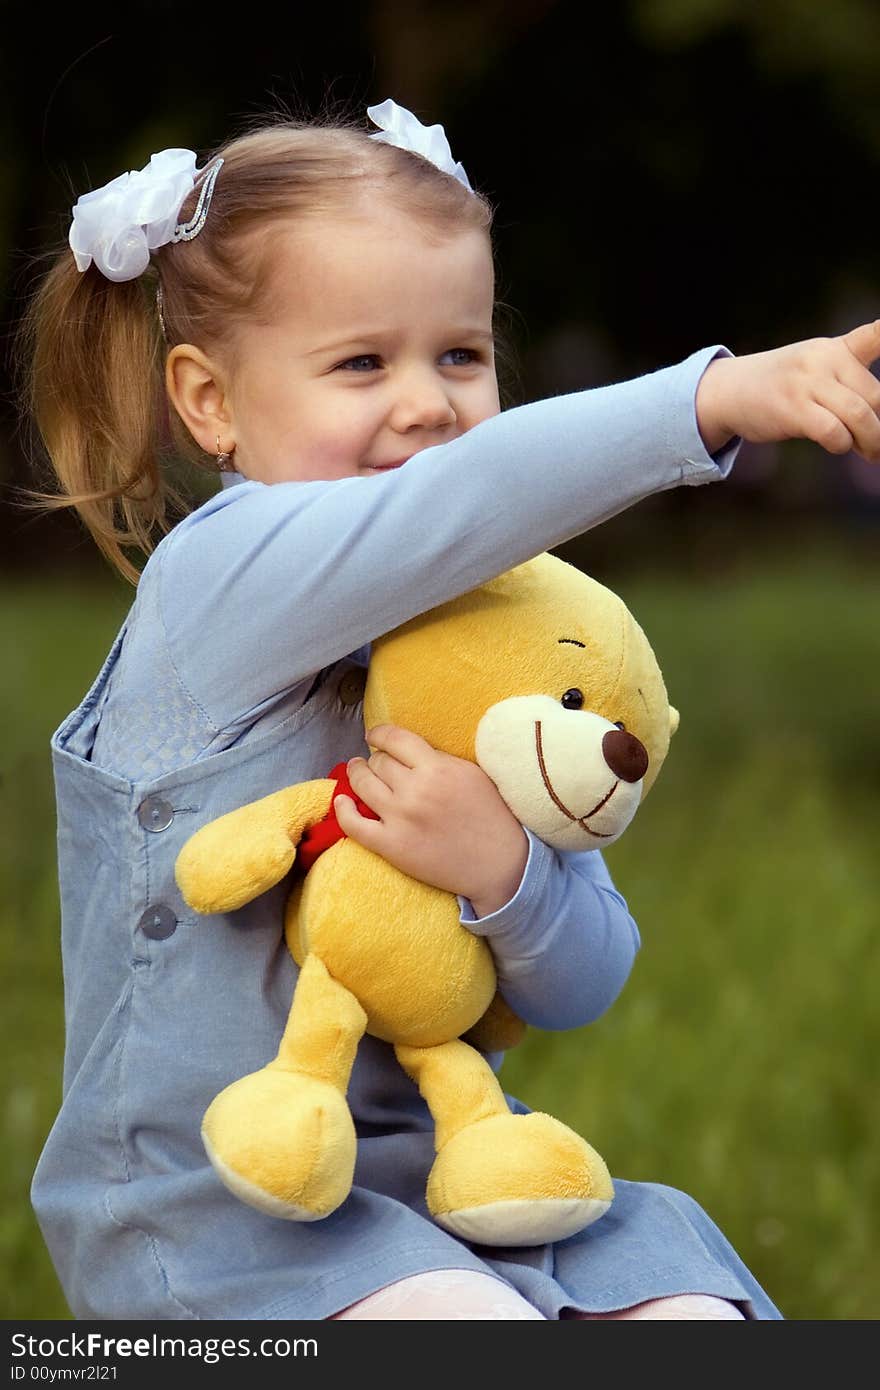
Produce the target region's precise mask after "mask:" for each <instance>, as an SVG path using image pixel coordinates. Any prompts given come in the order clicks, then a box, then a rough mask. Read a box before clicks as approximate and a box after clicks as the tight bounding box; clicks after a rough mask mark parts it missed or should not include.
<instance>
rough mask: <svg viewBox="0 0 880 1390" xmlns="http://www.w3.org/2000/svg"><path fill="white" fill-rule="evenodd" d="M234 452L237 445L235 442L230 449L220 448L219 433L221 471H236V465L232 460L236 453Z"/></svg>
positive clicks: (218, 447)
mask: <svg viewBox="0 0 880 1390" xmlns="http://www.w3.org/2000/svg"><path fill="white" fill-rule="evenodd" d="M234 452H235V445H234V444H233V446H232V448H231V449H229V450H228V451H227V450H224V449H221V448H220V436H219V434H218V436H217V468H218V469H219V471H220V472H221V473H234V472H235V466H234V464H233V463H232V462H231V459H232V455H233V454H234Z"/></svg>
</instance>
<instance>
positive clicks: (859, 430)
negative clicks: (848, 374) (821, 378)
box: [819, 381, 880, 463]
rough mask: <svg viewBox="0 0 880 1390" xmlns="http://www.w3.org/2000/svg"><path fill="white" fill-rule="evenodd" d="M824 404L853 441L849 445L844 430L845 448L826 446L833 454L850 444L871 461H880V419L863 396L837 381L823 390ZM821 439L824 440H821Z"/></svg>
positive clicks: (842, 441) (844, 449) (841, 439)
mask: <svg viewBox="0 0 880 1390" xmlns="http://www.w3.org/2000/svg"><path fill="white" fill-rule="evenodd" d="M821 405H822V406H824V407H825V408H826V409H827V410H828V411H829V412H830V413H831V414H832V415H833V416H835V417H836V419H837V420H838V422H839V423H840V424H841V425H842V426H843V427H844V430H845V432H846V433H847V434H848V435H849V437H850V441H851V442H850V444H849V445H846V443H845V440H844V436H843V434H841V435H840V442H841V443H842V444H843V448H841V449H838V448H834V447H832V446H831V445H827V444H826V445H824V446H823V447H825V448H827V449H830V452H831V453H832V454H836V453H845V452H846V450H847V448H850V449H855V451H856V453H857V454H861V456H862V458H864V459H867V460H868V462H869V463H878V462H880V420H878V419H877V416H876V414H875V413H874V411H873V410H872V409H871V407H870V405H869V404H868V402H867V401H866V400H865V398H864V396H862V395H860V394H859V392H858V391H853V390H851V388H850V387H849V386H847V385H846V384H845V383H844V382H842V381H834V382H831V383H829V385H828V386H827V387H826V389H825V390H824V391H823V392H822V400H821ZM819 442H820V443H822V441H821V440H820V441H819Z"/></svg>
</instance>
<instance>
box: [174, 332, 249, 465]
mask: <svg viewBox="0 0 880 1390" xmlns="http://www.w3.org/2000/svg"><path fill="white" fill-rule="evenodd" d="M165 389H166V390H167V392H168V399H169V401H170V402H171V404H172V405H173V406H174V409H175V410H176V411H177V413H178V415H179V416H180V418H181V420H182V421H183V423H184V424H185V425H186V427H187V429H188V430H189V432H190V434H191V435H192V437H193V439H194V440H195V441H196V443H197V444H198V446H199V448H200V449H203V450H204V451H205V453H206V454H216V453H217V452H218V446H217V439H218V436H219V437H220V439H221V440H222V445H221V447H222V448H223V449H232V448H233V447H234V444H235V441H234V440H230V437H229V436H230V426H231V424H232V414H231V411H230V410H229V403H228V396H227V389H226V378H225V375H224V373H223V371H222V369H221V367H220V366H219V364H218V363H216V362H214V361H213V360H212V359H211V358H210V357H207V356H206V355H205V353H204V352H202V350H201V348H197V347H194V346H193V344H192V343H179V344H178V345H177V346H176V347H173V348H172V349H171V351H170V352H169V354H168V359H167V361H166V363H165Z"/></svg>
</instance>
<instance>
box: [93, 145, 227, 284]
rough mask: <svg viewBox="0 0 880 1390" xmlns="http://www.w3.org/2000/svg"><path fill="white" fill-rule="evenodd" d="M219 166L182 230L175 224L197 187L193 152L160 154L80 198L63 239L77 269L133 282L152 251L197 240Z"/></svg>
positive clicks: (182, 151) (212, 173) (166, 152)
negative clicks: (98, 271)
mask: <svg viewBox="0 0 880 1390" xmlns="http://www.w3.org/2000/svg"><path fill="white" fill-rule="evenodd" d="M222 162H223V161H222V160H220V161H219V162H218V163H217V164H215V165H214V166H213V167H212V169H211V171H210V174H209V175H208V178H207V179H206V180H205V183H204V184H203V190H202V197H200V199H199V206H198V208H197V209H196V214H195V216H194V217H193V219H192V221H191V222H189V223H187V224H186V226H185V227H179V226H178V222H177V219H178V216H179V214H180V208H181V205H182V204H183V201H184V199H185V198H186V197H187V195H188V194H189V193H191V192H192V190H193V185H194V183H195V181H196V156H195V154H194V153H193V151H192V150H162V151H160V153H159V154H154V155H153V156H152V157H151V159H150V162H149V164H148V165H146V167H145V168H143V169H139V170H136V171H133V172H132V173H128V174H120V175H119V177H118V178H116V179H113V180H112V181H111V182H110V183H108V184H105V185H104V187H103V188H96V189H94V191H93V192H91V193H84V194H83V195H82V197H81V198H79V199H77V202H76V204H75V206H74V208H73V222H72V223H71V227H70V235H69V238H68V240H69V242H70V249H71V251H72V252H73V255H74V259H75V261H76V265H77V269H78V270H80V271H83V270H88V268H89V266H90V265H91V263H92V261H94V262H95V264H96V266H97V267H98V269H99V270H100V271H101V273H102V274H103V275H106V277H107V279H108V280H115V281H120V280H134V279H136V277H137V276H138V275H140V274H141V273H142V272H143V271H144V270H146V268H147V265H148V263H149V260H150V252H151V251H154V250H155V249H156V247H157V246H164V245H165V244H166V242H169V241H181V240H184V239H186V240H189V239H190V238H191V237H193V236H196V235H197V234H198V232H199V231H200V230H201V228H202V226H203V225H204V220H205V217H206V216H207V210H208V209H207V203H206V201H205V194H207V202H208V203H209V202H210V195H211V192H212V191H213V183H214V179H215V178H216V176H217V173H218V172H219V168H220V164H222ZM209 185H210V187H209Z"/></svg>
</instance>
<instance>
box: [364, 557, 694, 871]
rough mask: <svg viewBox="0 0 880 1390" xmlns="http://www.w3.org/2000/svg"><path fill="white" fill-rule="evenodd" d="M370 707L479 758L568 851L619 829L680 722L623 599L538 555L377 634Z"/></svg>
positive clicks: (370, 719) (372, 714)
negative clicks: (400, 625)
mask: <svg viewBox="0 0 880 1390" xmlns="http://www.w3.org/2000/svg"><path fill="white" fill-rule="evenodd" d="M364 717H365V721H366V727H367V729H370V728H372V727H374V726H375V725H377V724H380V723H391V724H399V725H402V726H403V727H404V728H407V729H412V730H414V731H415V732H416V733H419V734H421V735H422V737H423V738H425V739H426V740H427V741H428V742H429V743H430V744H431V745H432V746H433V747H435V748H440V749H442V750H443V751H444V752H447V753H451V754H454V755H455V756H457V757H460V758H468V759H470V760H471V761H473V762H476V763H478V764H479V765H480V767H482V768H483V770H484V771H485V772H486V773H487V774H488V775H489V776H490V777H491V778H492V780H493V781H494V782H495V784H496V786H497V787H498V790H499V791H500V793H501V795H502V797H503V798H504V800H505V801H506V803H507V805H508V806H509V807H510V809H511V810H512V811H513V813H514V814H515V815H516V816H517V818H518V819H519V820H520V821H521V822H522V823H523V824H524V825H526V826H527V827H528V828H529V829H530V830H533V831H534V833H535V834H536V835H538V836H539V837H540V838H541V839H542V840H545V841H546V842H547V843H548V844H550V845H552V846H553V847H554V848H556V849H565V850H585V849H601V848H603V847H605V846H606V845H608V844H611V843H612V842H613V841H614V840H616V839H618V838H619V836H620V835H622V834H623V831H624V830H625V829H626V827H627V826H628V825H629V823H630V821H631V820H632V818H633V816H634V815H635V813H636V810H637V809H638V806H639V804H640V801H641V799H642V797H643V796H644V795H645V793H646V792H647V791H648V789H649V788H650V787H651V785H652V784H653V782H654V780H655V779H656V777H657V774H658V772H659V771H660V768H661V766H662V764H663V760H664V758H665V757H666V753H667V750H668V748H669V740H670V736H671V734H672V733H673V732H674V730H675V728H676V727H677V725H678V715H677V713H676V711H675V710H674V709H672V708H671V707H670V704H669V700H668V698H667V694H666V687H665V685H664V683H663V677H662V675H661V672H660V668H659V666H658V664H657V661H656V658H655V656H654V653H653V651H652V649H651V646H650V644H649V642H648V639H647V638H646V637H645V634H644V633H643V632H642V629H641V628H640V627H639V625H638V623H637V622H636V621H635V619H634V618H633V617H632V615H631V614H630V612H629V610H628V609H627V607H626V605H625V604H624V603H623V601H622V600H621V599H620V598H619V597H618V596H617V595H616V594H614V593H612V592H611V590H610V589H607V588H605V587H604V586H603V585H601V584H599V583H597V582H596V581H595V580H594V579H591V578H590V577H589V576H587V575H585V574H583V573H582V572H581V571H580V570H578V569H576V568H574V567H573V566H572V565H568V564H566V563H565V562H563V561H562V560H560V559H558V558H557V557H555V556H552V555H546V554H545V555H539V556H538V557H537V558H536V559H534V560H530V561H528V562H527V563H526V564H523V565H519V566H517V567H516V568H515V569H512V570H509V571H507V572H506V573H505V574H502V575H500V576H499V577H498V578H497V579H493V580H490V581H489V582H488V583H487V584H484V585H482V586H481V587H480V588H478V589H474V590H472V591H471V592H469V593H467V594H464V595H462V596H461V597H460V598H457V599H453V600H452V601H451V602H449V603H446V604H443V605H441V606H440V607H438V608H434V609H432V610H431V611H430V612H427V613H424V614H422V615H421V616H419V617H417V618H414V619H412V620H411V621H410V622H408V623H405V624H404V625H403V626H402V627H399V628H396V629H395V630H394V631H393V632H391V633H389V634H388V635H387V636H385V637H382V638H379V639H378V640H377V641H376V642H375V643H374V644H373V649H372V654H371V659H370V668H369V677H368V681H367V688H366V693H365V699H364Z"/></svg>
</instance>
